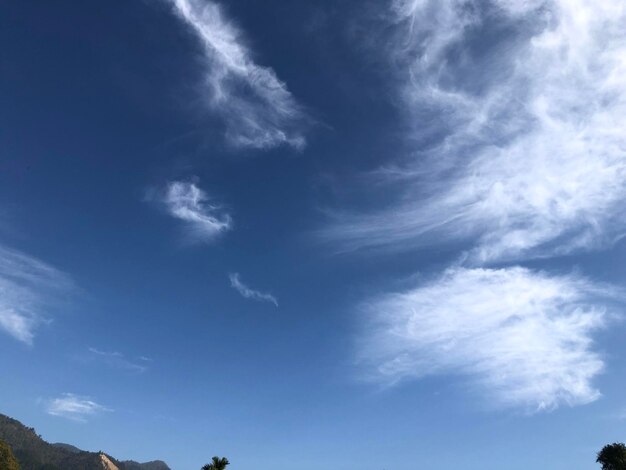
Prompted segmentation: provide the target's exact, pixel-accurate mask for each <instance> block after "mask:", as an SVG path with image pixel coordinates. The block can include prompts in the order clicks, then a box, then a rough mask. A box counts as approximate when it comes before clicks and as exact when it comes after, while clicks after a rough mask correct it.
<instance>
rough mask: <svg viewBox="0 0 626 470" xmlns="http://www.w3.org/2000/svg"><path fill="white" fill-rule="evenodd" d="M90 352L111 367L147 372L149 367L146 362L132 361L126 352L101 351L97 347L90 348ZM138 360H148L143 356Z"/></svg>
mask: <svg viewBox="0 0 626 470" xmlns="http://www.w3.org/2000/svg"><path fill="white" fill-rule="evenodd" d="M89 352H90V353H91V356H92V358H94V359H97V360H99V361H101V362H102V363H104V364H106V365H108V366H109V367H113V368H116V369H124V370H128V371H131V372H137V373H142V372H145V371H146V370H147V369H148V368H147V367H146V366H145V365H144V364H140V363H139V362H136V361H132V360H130V359H128V358H126V356H124V354H122V353H120V352H117V351H101V350H99V349H97V348H89ZM138 361H140V362H144V363H145V362H147V358H145V357H143V356H142V357H139V358H138Z"/></svg>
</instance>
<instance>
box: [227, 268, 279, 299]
mask: <svg viewBox="0 0 626 470" xmlns="http://www.w3.org/2000/svg"><path fill="white" fill-rule="evenodd" d="M228 278H229V279H230V285H231V287H232V288H233V289H235V290H236V291H237V292H239V294H241V295H242V296H243V297H245V298H246V299H252V300H258V301H261V302H270V303H272V304H274V305H275V306H276V307H278V300H277V299H276V297H274V296H273V295H272V294H268V293H265V292H260V291H258V290H255V289H252V288H250V287H248V286H247V285H245V284H244V283H243V282H242V281H241V278H240V276H239V273H231V274H229V275H228Z"/></svg>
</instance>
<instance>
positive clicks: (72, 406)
mask: <svg viewBox="0 0 626 470" xmlns="http://www.w3.org/2000/svg"><path fill="white" fill-rule="evenodd" d="M46 411H47V413H48V414H50V415H52V416H60V417H62V418H67V419H71V420H73V421H79V422H85V421H87V418H89V417H91V416H94V415H97V414H100V413H103V412H106V411H112V410H110V409H108V408H106V407H104V406H102V405H100V404H98V403H96V402H95V401H93V400H92V399H91V398H88V397H81V396H79V395H74V394H73V393H64V394H63V395H61V396H60V397H59V398H53V399H50V400H48V402H47V406H46Z"/></svg>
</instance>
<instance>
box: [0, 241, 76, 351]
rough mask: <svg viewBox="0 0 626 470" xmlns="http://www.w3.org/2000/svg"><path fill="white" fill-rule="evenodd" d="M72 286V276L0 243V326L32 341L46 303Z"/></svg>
mask: <svg viewBox="0 0 626 470" xmlns="http://www.w3.org/2000/svg"><path fill="white" fill-rule="evenodd" d="M71 288H72V281H71V280H70V278H69V277H68V276H67V275H66V274H64V273H62V272H61V271H59V270H57V269H55V268H54V267H52V266H50V265H48V264H46V263H44V262H42V261H40V260H38V259H36V258H34V257H31V256H29V255H27V254H25V253H22V252H20V251H18V250H13V249H10V248H7V247H5V246H1V245H0V330H4V332H5V333H8V334H9V335H11V336H13V337H14V338H15V339H17V340H19V341H22V342H24V343H26V344H29V345H30V344H32V343H33V340H34V337H35V331H36V329H37V327H38V326H39V325H40V324H41V323H43V322H46V321H49V317H48V316H47V315H46V307H47V306H49V305H50V304H51V303H53V302H54V301H55V299H56V298H57V297H58V296H59V295H60V294H62V293H64V292H67V291H68V290H70V289H71Z"/></svg>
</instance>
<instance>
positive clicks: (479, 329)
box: [361, 267, 616, 411]
mask: <svg viewBox="0 0 626 470" xmlns="http://www.w3.org/2000/svg"><path fill="white" fill-rule="evenodd" d="M615 296H616V292H613V291H611V290H609V289H608V288H606V287H602V286H597V285H594V284H593V283H591V282H590V281H588V280H586V279H584V278H582V277H579V276H574V275H567V276H548V275H546V274H543V273H534V272H532V271H530V270H528V269H524V268H521V267H511V268H505V269H497V270H495V269H464V268H451V269H449V270H447V271H446V272H445V273H444V274H443V275H442V276H441V277H440V278H439V279H435V280H434V281H432V282H430V283H424V284H422V285H419V286H417V287H415V288H412V289H409V290H407V291H405V292H402V293H397V294H391V295H383V296H379V297H376V298H374V299H373V300H371V302H369V303H367V304H366V305H365V309H366V311H367V312H368V314H369V316H370V317H369V320H370V322H369V323H368V327H367V329H366V332H365V334H364V337H363V338H362V343H361V344H362V350H361V353H362V358H363V360H364V361H365V362H366V363H367V364H368V365H369V366H370V367H373V370H374V371H375V373H374V378H375V379H376V380H381V381H383V382H386V383H396V382H398V381H401V380H403V379H416V378H421V377H424V376H428V375H434V374H462V375H464V376H467V377H468V381H469V382H470V383H471V384H472V385H473V386H475V387H477V388H478V391H479V392H480V393H481V394H482V395H483V396H486V397H488V398H489V399H490V400H491V401H492V404H493V405H494V406H497V407H500V406H503V407H521V408H524V409H527V410H529V411H538V410H545V409H553V408H556V407H558V406H559V405H570V406H573V405H579V404H584V403H589V402H591V401H594V400H596V399H597V398H598V397H599V395H600V394H599V392H598V390H596V388H595V387H594V386H593V384H592V381H593V379H594V377H595V376H596V375H597V374H598V373H600V372H601V371H602V369H603V361H602V359H601V357H600V355H599V354H598V353H597V352H595V351H594V350H593V348H592V346H593V344H592V338H591V334H592V333H593V332H594V330H596V329H598V328H600V327H602V326H603V325H604V324H605V320H606V318H607V314H606V309H605V308H604V307H600V306H598V303H601V302H602V301H605V302H607V303H608V302H609V301H610V300H611V298H612V297H615ZM370 370H372V369H370Z"/></svg>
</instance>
